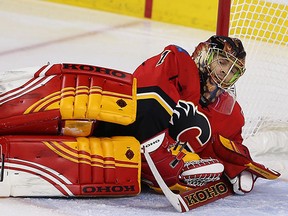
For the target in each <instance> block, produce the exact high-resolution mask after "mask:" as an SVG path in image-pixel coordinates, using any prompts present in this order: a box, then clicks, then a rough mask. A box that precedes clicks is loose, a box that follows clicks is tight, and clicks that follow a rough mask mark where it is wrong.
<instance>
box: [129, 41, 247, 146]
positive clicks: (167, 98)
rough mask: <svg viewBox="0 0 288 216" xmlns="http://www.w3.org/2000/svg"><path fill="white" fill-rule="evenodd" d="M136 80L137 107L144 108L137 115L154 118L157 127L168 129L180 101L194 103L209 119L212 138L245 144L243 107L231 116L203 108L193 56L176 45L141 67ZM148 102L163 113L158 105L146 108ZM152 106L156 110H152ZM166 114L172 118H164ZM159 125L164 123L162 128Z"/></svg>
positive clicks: (197, 72) (167, 48)
mask: <svg viewBox="0 0 288 216" xmlns="http://www.w3.org/2000/svg"><path fill="white" fill-rule="evenodd" d="M134 76H135V77H136V78H137V85H138V88H137V89H138V90H137V97H138V105H139V106H141V107H139V106H138V114H139V115H142V114H141V112H144V113H146V114H147V115H146V114H143V116H146V117H148V116H149V115H152V116H153V118H156V119H154V123H155V124H157V125H158V126H159V127H160V128H161V129H165V127H166V126H167V124H168V122H169V120H170V116H171V113H172V110H173V109H174V107H175V106H176V104H177V102H178V100H185V101H190V102H193V103H194V104H195V105H196V106H198V110H199V111H201V112H203V113H204V114H205V115H206V116H207V117H208V119H209V122H210V125H211V129H212V130H211V131H212V135H213V134H221V135H222V136H224V137H226V138H228V139H230V140H234V141H237V142H242V136H241V132H242V127H243V125H244V117H243V115H242V111H241V107H240V106H239V104H238V103H237V102H236V104H235V106H234V108H233V111H232V113H231V114H230V115H226V114H222V113H220V112H217V111H215V110H214V109H211V108H209V106H208V107H207V108H202V107H201V106H200V104H199V100H200V96H201V95H200V77H199V71H198V68H197V66H196V64H195V62H194V61H193V59H192V58H191V56H190V55H189V54H188V52H187V51H185V50H184V49H182V48H180V47H178V46H175V45H169V46H167V47H166V48H165V49H164V50H163V52H162V53H160V54H158V55H156V56H154V57H152V58H150V59H148V60H146V61H145V62H144V63H142V64H141V65H140V66H139V67H138V68H137V69H136V71H135V72H134ZM149 100H154V102H155V100H156V101H157V102H158V103H159V104H161V106H162V109H160V108H159V106H158V105H155V104H156V103H150V104H148V103H147V105H145V102H148V101H149ZM151 105H153V106H156V107H155V108H151ZM143 106H144V108H143ZM139 109H140V110H139ZM145 110H146V111H145ZM164 110H166V112H167V114H169V115H163V113H162V114H161V112H164ZM153 113H154V114H153ZM160 117H161V118H160ZM163 117H165V119H163ZM148 118H149V117H148ZM157 121H160V122H163V123H162V124H160V125H159V123H157ZM151 126H152V123H151V124H149V125H145V124H142V125H141V128H142V130H141V129H140V130H141V131H143V130H144V128H149V127H151ZM167 127H168V126H167ZM160 128H159V130H157V131H155V134H156V132H160V131H161V129H160ZM145 130H146V129H145ZM150 135H152V133H150ZM145 138H148V137H144V139H145ZM140 141H141V140H140Z"/></svg>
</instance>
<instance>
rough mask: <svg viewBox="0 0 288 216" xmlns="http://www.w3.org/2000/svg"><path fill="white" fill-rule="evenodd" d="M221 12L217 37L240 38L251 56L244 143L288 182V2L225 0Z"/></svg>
mask: <svg viewBox="0 0 288 216" xmlns="http://www.w3.org/2000/svg"><path fill="white" fill-rule="evenodd" d="M230 1H231V2H230ZM229 2H230V7H229ZM218 11H219V14H218V15H219V17H218V23H217V34H218V35H229V36H231V37H238V38H240V39H241V40H242V42H243V44H244V47H245V49H246V52H247V57H246V72H245V74H244V76H243V77H241V79H240V80H239V81H238V82H237V84H236V86H237V98H238V101H239V103H240V104H241V106H242V108H243V112H244V115H245V121H246V122H245V126H244V128H243V134H242V135H243V138H244V139H245V140H244V144H245V145H247V146H248V147H249V149H250V151H251V154H252V156H253V158H254V159H256V160H257V161H259V160H260V161H259V162H261V161H262V162H263V161H265V163H264V164H265V165H267V166H272V168H275V169H277V170H278V171H280V172H281V173H282V178H283V179H285V180H288V165H287V154H288V89H287V87H288V1H287V0H219V10H218Z"/></svg>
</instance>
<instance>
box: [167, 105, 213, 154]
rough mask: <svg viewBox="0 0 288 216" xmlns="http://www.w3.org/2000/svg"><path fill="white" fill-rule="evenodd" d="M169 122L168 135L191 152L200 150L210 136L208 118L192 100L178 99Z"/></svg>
mask: <svg viewBox="0 0 288 216" xmlns="http://www.w3.org/2000/svg"><path fill="white" fill-rule="evenodd" d="M169 123H170V124H169V135H170V136H171V137H172V138H173V139H174V140H176V141H180V142H181V143H185V142H186V143H187V144H186V145H187V149H188V150H189V151H191V152H196V153H197V152H199V151H201V149H202V148H203V147H204V146H205V144H206V143H207V142H208V141H209V139H210V137H211V127H210V123H209V120H208V119H207V117H206V116H205V115H204V114H203V113H202V112H200V111H199V110H198V109H197V106H195V105H194V104H193V103H192V102H187V101H182V100H179V101H178V104H177V105H176V107H175V109H174V110H173V114H172V117H171V120H170V122H169Z"/></svg>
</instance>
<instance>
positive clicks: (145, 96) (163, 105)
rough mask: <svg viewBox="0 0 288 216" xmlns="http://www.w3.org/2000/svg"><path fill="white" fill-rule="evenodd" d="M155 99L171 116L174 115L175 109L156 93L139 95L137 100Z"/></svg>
mask: <svg viewBox="0 0 288 216" xmlns="http://www.w3.org/2000/svg"><path fill="white" fill-rule="evenodd" d="M145 99H154V100H156V101H157V102H158V103H159V104H161V106H162V107H163V108H164V109H165V110H166V112H167V113H169V115H172V114H173V109H172V108H171V107H170V106H169V105H168V104H167V103H166V102H165V101H164V100H163V99H162V98H161V97H160V96H159V95H158V94H156V93H143V94H142V93H141V94H137V100H145Z"/></svg>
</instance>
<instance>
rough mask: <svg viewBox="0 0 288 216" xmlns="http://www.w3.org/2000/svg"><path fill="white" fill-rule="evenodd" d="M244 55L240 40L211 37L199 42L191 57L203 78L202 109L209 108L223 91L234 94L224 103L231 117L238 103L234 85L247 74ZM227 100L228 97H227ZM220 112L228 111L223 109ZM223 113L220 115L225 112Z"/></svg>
mask: <svg viewBox="0 0 288 216" xmlns="http://www.w3.org/2000/svg"><path fill="white" fill-rule="evenodd" d="M245 56H246V52H245V51H244V48H243V45H242V42H241V41H240V40H239V39H237V38H230V37H224V36H212V37H210V38H209V39H208V40H207V41H206V42H202V43H200V44H199V45H198V46H197V47H196V49H195V51H194V52H193V54H192V58H193V60H194V61H195V63H196V64H197V67H198V69H199V72H200V78H201V95H202V97H201V100H200V103H201V105H202V106H208V105H209V104H211V103H213V102H215V100H216V99H217V98H218V97H219V96H220V95H221V94H222V93H224V92H226V93H227V94H229V95H231V96H232V98H230V99H229V101H230V102H229V103H222V104H225V106H230V107H227V112H228V113H226V111H225V112H224V113H226V114H229V112H231V111H232V108H233V106H234V103H235V100H234V99H235V95H234V93H235V92H234V90H235V88H234V83H235V82H236V81H237V80H238V79H239V78H240V77H241V76H242V75H243V74H244V72H245ZM225 98H227V97H225ZM221 110H222V111H223V110H226V108H223V107H221ZM222 111H221V112H222Z"/></svg>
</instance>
